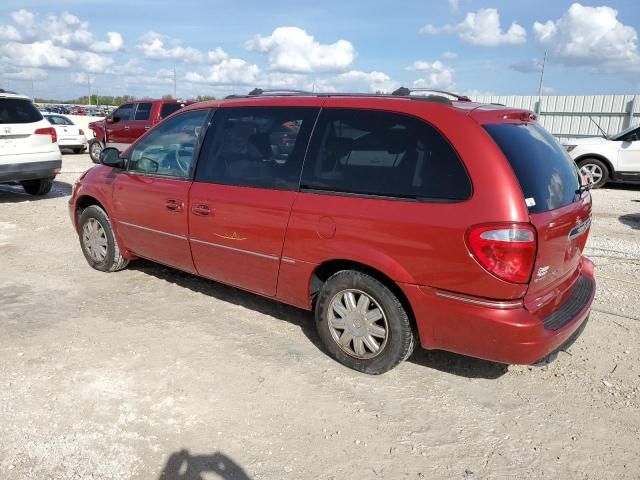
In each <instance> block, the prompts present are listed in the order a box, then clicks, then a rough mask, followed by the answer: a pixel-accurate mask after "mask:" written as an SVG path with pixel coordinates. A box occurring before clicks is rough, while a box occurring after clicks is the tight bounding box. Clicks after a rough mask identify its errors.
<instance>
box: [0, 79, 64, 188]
mask: <svg viewBox="0 0 640 480" xmlns="http://www.w3.org/2000/svg"><path fill="white" fill-rule="evenodd" d="M61 167H62V159H61V156H60V149H59V148H58V144H57V134H56V131H55V129H54V128H53V127H52V126H51V124H50V123H49V122H47V121H46V120H45V119H44V118H43V117H42V114H41V113H40V112H39V111H38V109H37V108H36V107H35V106H34V105H33V103H32V102H31V99H30V98H29V97H27V96H24V95H18V94H15V93H13V92H7V91H5V90H2V89H0V183H9V182H20V183H21V184H22V187H23V188H24V190H25V191H26V192H27V193H29V194H31V195H45V194H47V193H49V191H50V190H51V187H52V185H53V179H54V178H55V176H56V175H57V174H58V173H59V172H60V169H61Z"/></svg>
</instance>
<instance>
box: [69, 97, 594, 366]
mask: <svg viewBox="0 0 640 480" xmlns="http://www.w3.org/2000/svg"><path fill="white" fill-rule="evenodd" d="M454 98H459V99H458V100H455V101H451V100H449V99H447V98H446V97H443V96H441V95H432V96H427V97H418V96H413V95H406V94H400V93H399V94H397V95H391V96H380V95H361V96H358V95H345V94H343V95H339V94H331V95H330V94H325V95H321V94H312V93H309V94H304V95H296V94H290V95H287V96H277V95H264V94H263V95H258V96H247V97H240V98H232V99H226V100H222V101H213V102H203V103H198V104H196V105H192V106H190V107H186V108H184V109H183V110H181V111H180V112H178V113H176V114H175V115H173V116H171V117H170V118H168V119H166V120H165V121H163V122H161V123H160V124H158V125H157V126H156V127H155V128H153V129H152V130H151V131H149V132H147V133H146V134H145V135H143V136H142V137H141V138H139V139H138V140H137V141H135V142H134V143H133V145H131V146H130V147H129V148H128V149H127V150H126V151H124V152H123V153H122V154H119V152H118V150H116V149H113V148H107V149H104V150H103V151H102V153H101V157H100V158H101V165H98V166H95V167H94V168H92V169H90V170H89V171H87V172H86V173H85V174H84V175H82V176H81V178H80V179H79V180H78V182H77V183H76V185H75V187H74V189H73V194H72V196H71V199H70V202H69V211H70V215H71V219H72V222H73V224H74V226H75V228H76V230H77V232H78V235H79V240H80V246H81V249H82V252H83V253H84V256H85V258H86V260H87V262H88V263H89V265H90V266H92V267H93V268H95V269H97V270H100V271H104V272H113V271H116V270H120V269H122V268H124V267H126V265H127V264H128V263H129V261H130V260H133V259H135V258H138V257H140V258H145V259H150V260H153V261H156V262H158V263H161V264H163V265H169V266H172V267H175V268H177V269H180V270H184V271H186V272H190V273H193V274H197V275H200V276H202V277H205V278H208V279H211V280H215V281H219V282H222V283H226V284H229V285H233V286H235V287H238V288H241V289H244V290H248V291H250V292H254V293H257V294H259V295H263V296H265V297H269V298H272V299H275V300H278V301H280V302H284V303H287V304H290V305H295V306H296V307H300V308H304V309H307V310H314V311H315V320H316V325H317V328H318V332H319V336H320V338H321V340H322V342H323V344H324V346H325V348H326V350H327V351H328V353H329V354H330V355H331V356H332V357H333V358H335V359H336V360H338V361H339V362H342V363H343V364H345V365H347V366H349V367H351V368H354V369H356V370H359V371H362V372H366V373H371V374H378V373H382V372H385V371H387V370H389V369H391V368H393V367H395V366H396V365H398V364H399V363H400V362H402V361H403V360H405V359H406V358H407V357H408V356H409V355H411V353H412V352H413V350H414V346H415V345H416V344H420V345H421V346H422V347H423V348H426V349H443V350H449V351H452V352H458V353H461V354H465V355H471V356H474V357H479V358H484V359H488V360H493V361H496V362H503V363H521V364H531V363H534V362H538V361H540V360H541V359H543V358H546V357H548V356H549V355H551V354H553V353H554V352H556V351H557V350H558V349H560V348H564V346H566V345H567V344H568V343H570V342H571V341H572V340H573V339H575V337H576V336H577V335H578V334H579V333H580V331H581V330H582V327H583V326H584V325H585V321H586V319H587V317H588V315H589V311H590V308H591V303H592V301H593V297H594V294H595V280H594V268H593V264H592V263H591V261H589V260H588V259H587V258H586V257H585V256H583V255H582V252H583V250H584V247H585V244H586V242H587V236H588V233H589V227H590V222H591V196H590V194H589V191H588V186H586V185H582V182H581V176H580V174H579V172H578V169H577V167H576V165H575V163H574V162H572V161H571V159H570V158H569V157H568V155H567V154H566V152H565V151H564V150H563V149H562V147H561V146H560V144H559V143H558V142H557V141H556V140H555V139H554V138H553V137H552V136H551V135H550V134H549V133H548V132H547V131H545V130H544V129H543V128H542V127H541V126H540V125H539V124H538V123H537V122H536V121H535V115H534V114H533V113H531V112H529V111H525V110H519V109H512V108H506V107H500V106H496V105H481V104H477V103H472V102H470V101H469V100H468V99H466V98H465V97H454ZM284 126H286V129H285V128H283V127H284ZM284 130H290V133H287V136H288V137H290V138H293V139H294V144H293V145H290V146H289V147H290V148H289V147H287V148H280V146H281V144H282V140H281V134H282V132H283V131H284ZM274 132H276V133H277V134H276V135H274ZM212 321H215V319H212Z"/></svg>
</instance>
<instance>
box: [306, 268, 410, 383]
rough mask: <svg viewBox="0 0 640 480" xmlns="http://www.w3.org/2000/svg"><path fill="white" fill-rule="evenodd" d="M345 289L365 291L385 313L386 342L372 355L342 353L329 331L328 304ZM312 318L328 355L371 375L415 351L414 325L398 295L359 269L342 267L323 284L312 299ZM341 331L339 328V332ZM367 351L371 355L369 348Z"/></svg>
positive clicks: (385, 370)
mask: <svg viewBox="0 0 640 480" xmlns="http://www.w3.org/2000/svg"><path fill="white" fill-rule="evenodd" d="M349 290H355V291H359V292H361V293H364V294H366V296H368V297H370V298H371V299H372V300H373V301H374V302H375V303H377V304H378V306H379V307H380V308H381V309H382V310H383V312H384V314H385V316H386V324H387V326H388V328H387V329H386V331H387V336H386V342H385V343H384V344H383V345H382V347H381V349H380V351H379V352H378V353H377V354H375V356H373V358H366V359H365V358H357V357H355V356H353V355H351V354H349V353H347V352H345V351H344V350H343V348H342V347H340V346H339V344H338V340H337V339H334V336H333V335H332V333H331V329H330V327H329V315H330V314H329V309H330V307H331V305H330V304H331V302H332V301H333V300H334V298H336V297H337V296H338V295H341V294H342V293H343V292H345V291H349ZM374 307H375V306H374ZM315 318H316V327H317V329H318V334H319V336H320V339H321V340H322V343H323V344H324V346H325V348H326V350H327V351H328V353H329V355H330V356H331V357H333V358H334V359H335V360H337V361H338V362H340V363H342V364H343V365H346V366H347V367H349V368H352V369H354V370H357V371H359V372H363V373H368V374H371V375H379V374H381V373H385V372H387V371H389V370H391V369H392V368H394V367H396V366H397V365H398V364H400V363H401V362H403V361H404V360H406V359H407V358H408V357H409V355H411V354H412V353H413V351H414V350H415V345H416V344H415V338H416V337H415V333H414V328H413V325H412V323H411V320H410V319H409V315H408V314H407V311H406V310H405V308H404V307H403V306H402V303H401V302H400V300H398V297H396V295H395V294H394V293H393V292H392V291H391V290H390V289H389V288H387V287H386V286H385V285H384V284H383V283H381V282H379V281H378V280H376V279H375V278H373V277H372V276H370V275H367V274H365V273H362V272H359V271H355V270H342V271H340V272H337V273H335V274H334V275H332V276H331V277H330V278H329V279H328V280H327V281H326V282H325V283H324V285H323V286H322V288H321V290H320V293H319V294H318V298H317V301H316V307H315ZM345 331H346V330H343V333H344V332H345ZM352 344H353V346H354V348H353V349H352V350H355V343H352ZM349 345H351V344H349ZM349 348H350V347H349ZM367 353H368V354H371V355H373V353H371V350H370V351H369V352H367Z"/></svg>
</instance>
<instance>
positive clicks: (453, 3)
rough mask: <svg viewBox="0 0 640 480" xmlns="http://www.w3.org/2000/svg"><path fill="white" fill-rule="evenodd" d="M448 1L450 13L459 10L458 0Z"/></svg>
mask: <svg viewBox="0 0 640 480" xmlns="http://www.w3.org/2000/svg"><path fill="white" fill-rule="evenodd" d="M447 1H448V3H449V10H451V13H458V12H459V11H460V0H447Z"/></svg>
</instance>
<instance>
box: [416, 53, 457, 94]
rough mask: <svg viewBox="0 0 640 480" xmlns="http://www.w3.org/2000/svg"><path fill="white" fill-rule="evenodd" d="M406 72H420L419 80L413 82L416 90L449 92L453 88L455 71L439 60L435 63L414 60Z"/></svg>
mask: <svg viewBox="0 0 640 480" xmlns="http://www.w3.org/2000/svg"><path fill="white" fill-rule="evenodd" d="M407 70H411V71H415V72H420V78H418V79H417V80H415V81H414V82H413V86H414V87H416V88H436V89H442V90H451V89H453V88H454V87H455V82H454V81H453V74H454V73H455V70H454V69H453V68H451V67H449V66H448V65H445V64H444V63H442V62H441V61H440V60H436V61H435V62H425V61H422V60H416V61H415V62H413V65H411V66H409V67H407Z"/></svg>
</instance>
